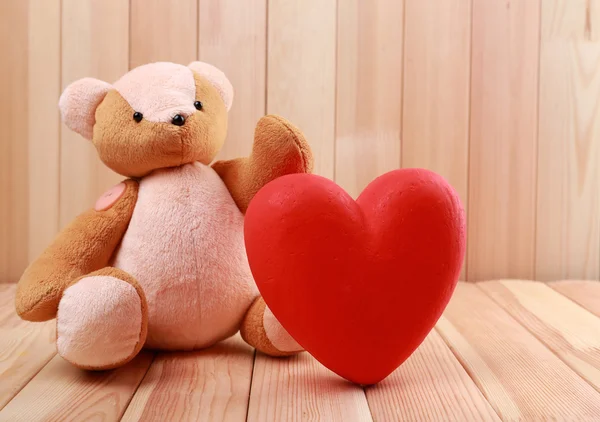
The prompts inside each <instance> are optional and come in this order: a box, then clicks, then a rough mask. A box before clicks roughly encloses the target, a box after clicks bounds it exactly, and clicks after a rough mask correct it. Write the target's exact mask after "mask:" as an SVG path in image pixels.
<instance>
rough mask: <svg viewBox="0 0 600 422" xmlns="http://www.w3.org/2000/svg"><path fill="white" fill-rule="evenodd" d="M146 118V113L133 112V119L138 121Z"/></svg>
mask: <svg viewBox="0 0 600 422" xmlns="http://www.w3.org/2000/svg"><path fill="white" fill-rule="evenodd" d="M143 118H144V115H143V114H142V113H140V112H139V111H136V112H135V113H133V120H135V121H136V122H138V123H139V122H141V121H142V119H143Z"/></svg>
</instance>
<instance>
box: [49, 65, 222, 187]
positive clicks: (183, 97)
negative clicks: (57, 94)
mask: <svg viewBox="0 0 600 422" xmlns="http://www.w3.org/2000/svg"><path fill="white" fill-rule="evenodd" d="M232 101H233V88H232V86H231V83H230V82H229V80H228V79H227V77H226V76H225V74H224V73H223V72H221V71H220V70H219V69H217V68H215V67H214V66H212V65H209V64H207V63H202V62H193V63H191V64H190V65H189V66H183V65H179V64H175V63H167V62H158V63H150V64H146V65H143V66H140V67H137V68H135V69H133V70H131V71H130V72H128V73H127V74H125V75H124V76H123V77H121V78H120V79H119V80H118V81H117V82H115V83H114V84H112V85H111V84H109V83H107V82H103V81H100V80H98V79H94V78H83V79H80V80H78V81H75V82H73V83H72V84H70V85H69V86H68V87H67V88H66V89H65V91H64V92H63V94H62V95H61V98H60V101H59V108H60V111H61V115H62V119H63V121H64V123H65V124H66V126H67V127H69V128H70V129H71V130H73V131H75V132H77V133H79V134H80V135H82V136H83V137H84V138H87V139H89V140H91V141H92V143H93V144H94V146H95V147H96V150H97V151H98V155H99V157H100V159H101V160H102V161H103V162H104V163H105V164H106V165H107V166H108V167H110V168H111V169H112V170H114V171H116V172H117V173H119V174H121V175H123V176H127V177H141V176H144V175H146V174H148V173H150V172H151V171H153V170H155V169H159V168H165V167H174V166H179V165H182V164H185V163H190V162H194V161H199V162H201V163H204V164H209V163H210V162H211V161H212V160H213V159H214V158H215V156H216V155H217V153H218V152H219V150H220V149H221V147H222V145H223V142H224V141H225V136H226V134H227V112H228V111H229V108H230V107H231V103H232Z"/></svg>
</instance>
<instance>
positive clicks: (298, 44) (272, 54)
mask: <svg viewBox="0 0 600 422" xmlns="http://www.w3.org/2000/svg"><path fill="white" fill-rule="evenodd" d="M267 16H268V19H267V28H268V30H267V36H268V44H267V51H268V58H267V112H268V113H274V114H279V115H281V116H283V117H285V118H287V119H288V120H291V121H292V122H294V124H296V125H297V126H298V127H300V128H302V131H303V132H304V134H305V136H306V139H307V140H308V141H309V142H310V144H311V147H312V149H313V152H314V154H315V173H317V174H319V175H321V176H325V177H328V178H333V175H334V157H335V151H334V136H335V132H334V127H335V89H336V83H335V80H336V54H335V52H336V0H284V1H282V0H275V1H271V2H270V3H269V7H268V15H267Z"/></svg>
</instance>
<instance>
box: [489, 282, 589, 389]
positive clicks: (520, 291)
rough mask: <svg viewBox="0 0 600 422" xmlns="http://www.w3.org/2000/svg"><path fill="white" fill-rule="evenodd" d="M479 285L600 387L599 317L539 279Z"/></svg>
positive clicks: (572, 367)
mask: <svg viewBox="0 0 600 422" xmlns="http://www.w3.org/2000/svg"><path fill="white" fill-rule="evenodd" d="M479 287H481V288H482V289H483V290H484V291H485V292H486V293H487V294H488V295H489V296H490V297H492V299H494V300H495V301H496V302H497V303H498V304H500V306H502V307H503V308H504V309H505V310H506V311H508V313H510V314H511V315H512V316H513V317H514V318H515V319H516V320H517V321H519V323H521V325H523V326H524V327H525V328H527V329H528V330H529V331H530V332H531V333H533V335H534V336H535V337H537V338H538V339H540V340H541V341H542V343H544V344H546V346H548V347H549V348H550V349H551V350H552V351H553V352H554V353H556V354H557V355H558V356H559V357H560V358H561V359H562V360H563V361H564V362H566V363H567V365H569V366H570V367H571V369H573V370H574V371H575V372H577V373H578V374H579V375H581V377H582V378H583V379H585V380H586V381H588V382H589V383H590V384H591V385H592V386H594V387H595V388H596V390H598V391H600V319H598V318H597V317H596V316H594V315H593V314H592V313H590V312H588V311H586V310H585V309H582V308H581V307H580V306H578V305H577V304H575V303H574V302H572V301H571V300H569V299H567V298H565V297H564V296H562V295H560V294H559V293H557V292H556V291H554V290H552V289H551V288H550V287H548V286H546V285H545V284H542V283H540V282H532V281H493V282H487V283H480V284H479Z"/></svg>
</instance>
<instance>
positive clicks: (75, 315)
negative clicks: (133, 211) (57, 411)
mask: <svg viewBox="0 0 600 422" xmlns="http://www.w3.org/2000/svg"><path fill="white" fill-rule="evenodd" d="M147 332H148V306H147V303H146V297H145V295H144V292H143V291H142V289H141V287H140V286H139V284H138V283H137V281H136V280H135V279H134V278H133V277H132V276H130V275H129V274H127V273H126V272H124V271H122V270H119V269H117V268H111V267H106V268H103V269H101V270H98V271H95V272H93V273H90V274H88V275H85V276H83V277H80V278H78V279H76V280H75V281H74V282H73V283H72V284H71V285H70V286H69V287H68V288H67V289H66V290H65V291H64V293H63V295H62V297H61V299H60V302H59V305H58V314H57V317H56V335H57V339H56V346H57V349H58V354H59V355H61V356H62V357H63V358H64V359H65V360H67V361H68V362H70V363H72V364H73V365H75V366H77V367H79V368H82V369H89V370H105V369H113V368H117V367H119V366H122V365H124V364H126V363H127V362H129V361H130V360H131V359H133V358H134V357H135V356H136V355H137V354H138V352H139V351H140V349H141V348H142V346H143V345H144V342H145V341H146V335H147Z"/></svg>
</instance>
